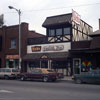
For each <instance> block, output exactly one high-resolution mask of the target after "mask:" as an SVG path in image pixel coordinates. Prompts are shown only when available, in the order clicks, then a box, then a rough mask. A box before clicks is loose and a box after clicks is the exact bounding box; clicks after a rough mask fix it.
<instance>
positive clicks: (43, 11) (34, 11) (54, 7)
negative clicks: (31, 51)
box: [0, 0, 100, 34]
mask: <svg viewBox="0 0 100 100" xmlns="http://www.w3.org/2000/svg"><path fill="white" fill-rule="evenodd" d="M8 6H13V7H15V8H17V9H20V10H21V12H22V14H21V22H27V23H29V29H30V30H35V31H36V32H39V33H41V34H45V33H46V30H45V28H43V27H42V24H43V22H44V21H45V19H46V17H49V16H54V15H60V14H67V13H71V12H72V9H74V10H75V11H76V12H77V13H78V14H79V15H80V16H81V19H82V20H84V21H85V22H87V23H88V24H90V25H91V26H92V27H93V30H94V31H95V30H97V29H98V27H99V23H98V19H99V18H100V0H0V14H4V23H5V25H7V26H10V25H16V24H18V13H17V12H16V11H15V10H13V9H12V10H11V9H9V8H8Z"/></svg>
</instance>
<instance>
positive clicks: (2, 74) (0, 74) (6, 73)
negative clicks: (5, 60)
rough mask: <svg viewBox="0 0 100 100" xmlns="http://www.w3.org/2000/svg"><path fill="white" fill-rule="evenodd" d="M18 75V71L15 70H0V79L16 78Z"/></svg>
mask: <svg viewBox="0 0 100 100" xmlns="http://www.w3.org/2000/svg"><path fill="white" fill-rule="evenodd" d="M18 73H19V71H18V69H16V68H0V78H4V79H10V78H16V77H17V74H18Z"/></svg>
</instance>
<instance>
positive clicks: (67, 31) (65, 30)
mask: <svg viewBox="0 0 100 100" xmlns="http://www.w3.org/2000/svg"><path fill="white" fill-rule="evenodd" d="M66 34H70V28H69V27H68V28H64V35H66Z"/></svg>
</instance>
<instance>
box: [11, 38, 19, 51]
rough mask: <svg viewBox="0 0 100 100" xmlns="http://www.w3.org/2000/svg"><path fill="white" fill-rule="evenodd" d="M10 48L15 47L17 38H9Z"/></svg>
mask: <svg viewBox="0 0 100 100" xmlns="http://www.w3.org/2000/svg"><path fill="white" fill-rule="evenodd" d="M10 43H11V44H10V45H11V47H10V48H11V49H16V48H17V39H16V38H11V42H10Z"/></svg>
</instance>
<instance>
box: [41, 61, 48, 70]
mask: <svg viewBox="0 0 100 100" xmlns="http://www.w3.org/2000/svg"><path fill="white" fill-rule="evenodd" d="M41 68H48V60H42V61H41Z"/></svg>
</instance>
